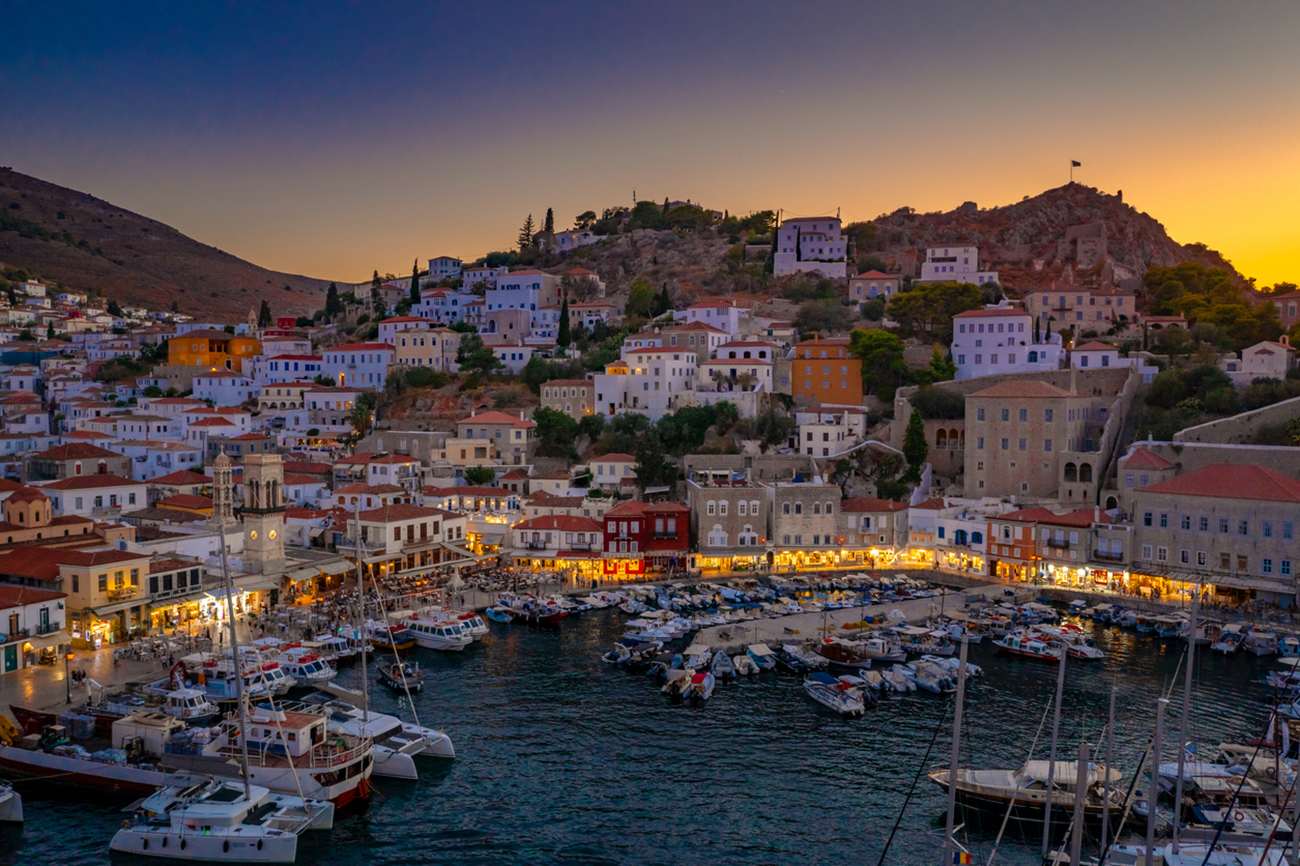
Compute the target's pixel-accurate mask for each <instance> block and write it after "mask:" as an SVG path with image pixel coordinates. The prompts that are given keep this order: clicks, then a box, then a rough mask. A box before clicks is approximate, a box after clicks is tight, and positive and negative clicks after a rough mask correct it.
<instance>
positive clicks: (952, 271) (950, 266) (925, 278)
mask: <svg viewBox="0 0 1300 866" xmlns="http://www.w3.org/2000/svg"><path fill="white" fill-rule="evenodd" d="M979 258H980V251H979V247H962V246H952V247H927V248H926V250H925V261H924V262H922V263H921V282H923V283H974V284H975V285H977V286H978V285H982V284H983V283H996V282H997V281H998V272H997V271H981V270H980V269H979Z"/></svg>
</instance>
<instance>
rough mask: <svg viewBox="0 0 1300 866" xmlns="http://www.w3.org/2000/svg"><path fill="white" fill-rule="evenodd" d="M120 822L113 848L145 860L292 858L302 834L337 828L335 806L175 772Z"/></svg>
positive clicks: (285, 860)
mask: <svg viewBox="0 0 1300 866" xmlns="http://www.w3.org/2000/svg"><path fill="white" fill-rule="evenodd" d="M169 782H174V784H168V785H166V786H164V787H163V788H160V789H159V790H158V791H157V792H155V793H154V794H152V795H150V796H149V797H146V798H145V799H144V801H143V802H141V804H140V807H139V809H138V810H137V811H136V813H135V815H134V816H133V817H132V818H131V819H128V820H127V821H124V822H122V829H120V830H118V831H117V833H115V834H114V835H113V841H112V842H111V843H110V844H109V848H110V849H111V850H113V851H118V852H121V853H124V854H133V855H135V856H139V857H160V858H165V859H168V860H214V861H220V862H231V863H292V862H293V861H294V860H295V859H296V858H297V856H298V835H299V834H300V833H302V832H303V831H304V830H308V829H313V830H328V829H330V828H331V827H333V826H334V806H333V805H332V804H330V803H328V802H321V801H319V800H304V799H302V798H300V797H291V796H288V795H284V794H272V793H271V791H269V790H268V789H266V788H263V787H261V786H258V785H248V786H246V785H244V784H243V783H241V782H235V781H229V780H218V779H200V780H198V781H195V780H193V779H192V778H190V777H171V778H170V779H169Z"/></svg>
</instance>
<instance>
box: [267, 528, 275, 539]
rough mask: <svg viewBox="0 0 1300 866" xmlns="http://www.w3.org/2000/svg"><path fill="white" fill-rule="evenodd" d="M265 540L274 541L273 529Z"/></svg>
mask: <svg viewBox="0 0 1300 866" xmlns="http://www.w3.org/2000/svg"><path fill="white" fill-rule="evenodd" d="M267 538H269V539H271V540H272V541H275V530H274V529H272V530H271V531H270V532H269V533H268V534H267Z"/></svg>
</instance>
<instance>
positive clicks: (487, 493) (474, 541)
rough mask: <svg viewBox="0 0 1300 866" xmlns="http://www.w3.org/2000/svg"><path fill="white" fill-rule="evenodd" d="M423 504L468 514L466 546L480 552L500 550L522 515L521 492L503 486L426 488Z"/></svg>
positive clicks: (505, 545) (466, 517) (485, 553)
mask: <svg viewBox="0 0 1300 866" xmlns="http://www.w3.org/2000/svg"><path fill="white" fill-rule="evenodd" d="M424 504H425V505H426V506H432V507H434V508H441V509H443V510H444V511H450V512H452V513H454V514H463V515H464V516H465V546H466V547H467V548H468V549H469V550H471V551H472V552H474V553H475V554H477V555H480V556H482V555H489V554H494V553H499V552H500V551H501V550H502V548H503V547H508V546H509V545H508V544H506V541H507V536H508V535H509V532H510V527H511V526H513V525H514V524H515V523H517V522H519V521H520V520H521V519H522V518H523V516H524V515H523V512H522V511H521V510H520V506H519V494H517V493H515V492H513V491H511V490H506V489H504V488H501V487H442V488H434V487H426V488H424Z"/></svg>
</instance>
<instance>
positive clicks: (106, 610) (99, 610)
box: [90, 598, 147, 617]
mask: <svg viewBox="0 0 1300 866" xmlns="http://www.w3.org/2000/svg"><path fill="white" fill-rule="evenodd" d="M146 601H147V599H144V598H138V599H137V598H133V599H131V600H130V601H119V602H118V603H117V604H106V605H104V606H103V607H92V608H91V609H90V612H91V613H93V614H94V615H95V616H98V617H105V616H112V615H113V614H115V613H121V612H122V611H124V610H127V609H128V608H132V607H135V606H136V605H141V604H144V603H145V602H146Z"/></svg>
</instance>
